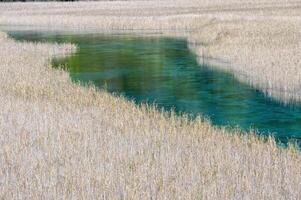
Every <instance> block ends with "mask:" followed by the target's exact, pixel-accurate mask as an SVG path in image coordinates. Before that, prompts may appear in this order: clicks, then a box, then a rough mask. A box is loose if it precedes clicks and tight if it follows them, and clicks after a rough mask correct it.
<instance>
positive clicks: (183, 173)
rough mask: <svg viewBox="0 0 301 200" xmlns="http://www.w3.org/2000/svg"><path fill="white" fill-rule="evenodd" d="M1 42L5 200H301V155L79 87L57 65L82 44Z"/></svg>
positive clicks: (0, 138)
mask: <svg viewBox="0 0 301 200" xmlns="http://www.w3.org/2000/svg"><path fill="white" fill-rule="evenodd" d="M0 38H1V39H0V41H1V46H0V60H1V63H0V69H1V73H0V76H1V77H0V80H1V84H0V85H1V90H0V102H1V104H2V106H1V107H2V109H1V111H0V130H1V135H0V142H1V146H2V147H1V148H0V155H1V156H0V158H1V160H0V162H1V170H0V173H1V174H0V177H1V179H0V181H1V182H0V183H1V187H0V194H1V197H2V198H4V199H17V198H22V199H23V198H28V199H45V198H46V199H58V198H63V199H66V198H67V199H68V198H70V199H71V198H80V199H81V198H82V199H97V198H99V199H119V198H125V199H150V198H154V199H156V198H157V199H176V198H178V199H246V198H251V199H299V198H300V188H301V185H300V184H301V174H300V166H301V157H300V154H299V153H297V152H295V151H294V150H293V149H286V150H283V149H279V148H277V146H276V144H275V142H274V141H273V140H269V141H267V142H266V143H264V142H263V141H262V140H260V139H258V137H256V136H253V135H252V134H248V135H239V134H237V133H227V132H226V131H225V130H224V129H217V128H214V127H212V126H211V125H210V124H209V123H208V122H205V121H202V120H196V121H194V122H190V121H188V120H186V119H185V118H179V117H176V116H175V115H173V114H171V115H168V114H166V113H165V114H164V113H161V112H157V111H156V110H155V109H154V108H152V107H147V106H142V107H141V108H138V107H137V106H135V105H134V104H133V103H131V102H127V101H125V100H123V99H121V98H117V97H113V96H111V95H110V94H108V93H106V92H101V91H96V90H95V89H94V88H92V87H90V88H84V87H81V86H79V85H75V84H73V83H72V82H71V81H70V79H69V77H68V74H67V73H65V72H63V71H57V70H54V69H52V68H51V66H50V65H49V59H50V58H51V57H52V56H54V55H64V54H68V52H70V51H74V50H75V47H74V46H72V45H67V44H66V45H52V44H32V43H20V42H15V41H13V40H11V39H9V38H7V36H6V35H5V34H4V33H2V34H1V36H0Z"/></svg>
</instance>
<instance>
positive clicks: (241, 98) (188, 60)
mask: <svg viewBox="0 0 301 200" xmlns="http://www.w3.org/2000/svg"><path fill="white" fill-rule="evenodd" d="M9 34H10V35H11V36H12V37H14V38H15V39H18V40H27V41H47V42H59V43H60V42H71V43H74V44H77V45H78V47H79V51H78V52H77V53H75V54H73V55H72V56H70V57H68V58H64V59H59V60H55V59H54V60H53V66H54V67H58V66H60V65H64V68H65V69H67V70H68V71H69V72H70V74H71V78H72V79H73V80H74V81H81V82H84V83H87V82H92V83H94V84H95V85H96V86H98V87H100V88H106V89H107V90H108V91H110V92H113V93H117V94H120V95H123V96H125V97H127V98H129V99H133V100H134V101H135V102H137V103H155V104H156V105H158V107H161V108H164V109H166V110H170V109H174V110H175V111H176V112H184V113H188V114H191V115H192V116H196V115H199V114H200V115H202V116H205V117H208V118H209V119H210V120H211V121H212V123H213V124H214V125H218V126H228V127H239V128H240V129H242V130H250V128H252V129H255V130H257V131H258V132H259V133H261V134H273V135H274V136H275V137H276V138H277V139H279V140H280V141H282V142H285V143H286V142H287V141H288V140H296V141H297V142H298V143H299V145H300V141H301V140H300V138H301V106H299V105H284V104H281V103H279V102H276V101H274V100H272V99H270V98H268V97H266V96H265V95H264V94H263V93H262V92H260V91H257V90H255V89H253V88H252V87H250V86H248V85H246V84H242V83H240V82H238V81H237V80H235V79H234V78H233V76H232V75H231V74H229V73H225V72H223V71H219V70H215V69H213V68H210V67H208V66H204V65H199V64H198V63H197V61H196V56H195V55H194V54H193V53H192V52H190V51H189V49H188V46H187V42H186V41H185V40H181V39H170V38H164V37H151V36H145V37H141V36H140V37H138V36H133V35H105V34H85V35H71V34H58V33H39V32H30V31H27V32H10V33H9Z"/></svg>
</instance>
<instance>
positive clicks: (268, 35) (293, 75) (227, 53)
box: [0, 0, 301, 102]
mask: <svg viewBox="0 0 301 200" xmlns="http://www.w3.org/2000/svg"><path fill="white" fill-rule="evenodd" d="M0 24H2V25H22V26H24V25H29V26H39V27H41V26H43V27H45V28H48V29H55V30H68V29H69V30H76V31H103V30H114V29H115V30H157V31H160V32H162V33H164V34H166V35H178V36H182V37H186V38H187V39H188V40H189V41H190V42H191V43H193V44H194V47H193V50H194V51H195V53H196V54H197V55H199V56H200V62H203V61H204V62H207V63H210V64H215V65H216V67H219V68H222V69H225V70H228V71H230V72H232V73H234V75H235V77H237V78H238V79H239V80H241V81H243V82H247V83H249V84H251V85H253V86H254V87H256V88H257V89H261V90H262V91H264V92H266V93H267V94H268V95H270V96H272V97H275V98H277V99H279V100H282V101H285V102H287V101H300V100H301V92H300V89H301V63H300V62H301V61H300V55H301V40H300V38H301V33H300V30H301V2H299V1H294V0H280V1H279V0H263V1H262V0H256V1H238V0H226V1H221V0H210V1H209V0H198V1H196V0H192V1H184V0H176V1H171V0H166V1H154V0H152V1H101V2H77V3H28V4H24V3H15V4H11V3H4V4H0ZM185 31H188V32H185ZM175 32H177V33H175Z"/></svg>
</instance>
